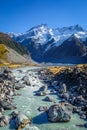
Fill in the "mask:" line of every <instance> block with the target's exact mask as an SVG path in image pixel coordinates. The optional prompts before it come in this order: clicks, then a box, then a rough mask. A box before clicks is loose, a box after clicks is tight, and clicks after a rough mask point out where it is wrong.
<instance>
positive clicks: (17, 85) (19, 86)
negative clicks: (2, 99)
mask: <svg viewBox="0 0 87 130" xmlns="http://www.w3.org/2000/svg"><path fill="white" fill-rule="evenodd" d="M24 87H25V85H23V84H21V83H15V89H17V90H19V89H21V88H24Z"/></svg>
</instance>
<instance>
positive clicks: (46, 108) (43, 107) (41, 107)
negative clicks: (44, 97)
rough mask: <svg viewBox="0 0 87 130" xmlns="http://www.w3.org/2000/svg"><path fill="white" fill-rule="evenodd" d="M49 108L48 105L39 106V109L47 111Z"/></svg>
mask: <svg viewBox="0 0 87 130" xmlns="http://www.w3.org/2000/svg"><path fill="white" fill-rule="evenodd" d="M47 110H48V107H47V106H40V107H39V108H38V111H40V112H41V111H47Z"/></svg>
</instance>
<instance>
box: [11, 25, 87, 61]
mask: <svg viewBox="0 0 87 130" xmlns="http://www.w3.org/2000/svg"><path fill="white" fill-rule="evenodd" d="M71 36H75V37H76V38H77V39H78V40H79V41H78V43H79V45H80V46H81V44H84V48H85V50H86V51H87V31H86V30H85V29H83V28H82V27H81V26H79V25H74V26H69V27H62V28H56V29H52V28H49V27H48V26H47V25H46V24H41V25H38V26H35V27H32V28H31V29H29V30H28V31H26V32H25V33H21V34H20V35H18V36H17V35H16V36H14V37H13V39H14V40H15V41H17V42H18V43H20V44H21V45H23V46H24V47H26V48H27V49H28V50H29V51H30V53H31V57H32V59H34V60H35V61H38V62H44V61H45V62H48V61H49V60H48V61H47V60H46V59H47V58H48V59H53V58H55V53H58V52H57V50H59V49H58V48H61V47H62V44H63V46H64V43H65V41H66V40H67V42H68V43H69V41H68V39H69V38H70V37H71ZM69 40H70V39H69ZM80 42H82V43H81V44H80ZM67 47H68V50H69V51H70V52H69V51H67V53H69V54H68V55H70V56H71V54H70V53H72V56H73V57H74V58H75V61H76V59H77V54H76V53H75V54H76V55H74V53H73V51H72V49H70V47H69V46H67ZM67 47H66V49H63V50H62V51H63V55H64V54H65V52H66V50H67ZM54 48H55V49H54ZM56 48H57V49H56ZM71 48H73V49H74V50H76V48H78V46H77V45H76V46H74V44H73V43H72V47H71ZM54 50H55V53H52V52H54ZM51 51H52V52H51ZM64 51H65V52H64ZM77 51H78V52H80V51H81V47H79V49H77ZM49 52H50V53H51V54H52V55H50V53H49ZM78 52H77V53H78ZM86 54H87V52H85V51H84V54H83V56H82V57H81V56H80V55H79V56H78V59H79V58H83V57H86ZM59 55H61V53H60V54H56V56H57V57H56V58H57V59H56V60H57V61H58V58H59V57H61V56H59ZM68 55H67V56H68ZM50 56H51V57H50ZM65 56H66V55H65ZM67 56H66V59H67ZM45 58H46V59H45ZM59 61H60V59H59ZM59 61H58V62H59ZM49 62H53V60H50V61H49ZM76 63H77V62H76Z"/></svg>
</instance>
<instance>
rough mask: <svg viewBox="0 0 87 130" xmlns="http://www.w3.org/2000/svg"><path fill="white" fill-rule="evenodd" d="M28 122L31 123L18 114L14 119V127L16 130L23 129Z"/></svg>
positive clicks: (25, 117)
mask: <svg viewBox="0 0 87 130" xmlns="http://www.w3.org/2000/svg"><path fill="white" fill-rule="evenodd" d="M30 122H31V121H30V119H29V118H28V117H27V116H25V115H24V114H18V115H17V116H16V117H15V124H16V127H17V129H18V130H19V129H21V128H24V127H25V126H26V125H27V124H29V123H30Z"/></svg>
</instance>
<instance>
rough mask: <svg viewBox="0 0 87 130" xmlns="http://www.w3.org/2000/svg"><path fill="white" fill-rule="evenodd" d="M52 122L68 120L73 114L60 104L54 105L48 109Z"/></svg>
mask: <svg viewBox="0 0 87 130" xmlns="http://www.w3.org/2000/svg"><path fill="white" fill-rule="evenodd" d="M47 115H48V120H49V121H50V122H68V121H70V119H71V116H70V115H69V114H68V113H66V111H65V110H64V109H63V108H62V106H60V105H59V104H54V105H52V106H51V107H50V108H49V110H48V111H47Z"/></svg>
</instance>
